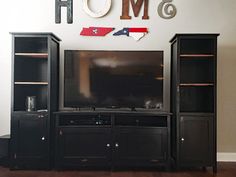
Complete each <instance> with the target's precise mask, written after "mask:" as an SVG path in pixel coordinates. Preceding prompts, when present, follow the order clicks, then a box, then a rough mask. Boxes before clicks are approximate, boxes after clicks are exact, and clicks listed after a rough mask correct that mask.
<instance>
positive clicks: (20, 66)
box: [14, 56, 48, 84]
mask: <svg viewBox="0 0 236 177" xmlns="http://www.w3.org/2000/svg"><path fill="white" fill-rule="evenodd" d="M28 57H31V56H27V57H23V56H15V63H14V68H15V69H14V70H15V72H14V82H29V83H30V82H34V83H35V82H37V83H38V82H47V81H48V78H47V76H48V60H45V59H42V60H41V59H33V60H30V59H29V58H28ZM25 84H26V83H25Z"/></svg>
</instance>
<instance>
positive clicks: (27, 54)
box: [15, 53, 48, 58]
mask: <svg viewBox="0 0 236 177" xmlns="http://www.w3.org/2000/svg"><path fill="white" fill-rule="evenodd" d="M15 56H25V57H33V58H48V53H15Z"/></svg>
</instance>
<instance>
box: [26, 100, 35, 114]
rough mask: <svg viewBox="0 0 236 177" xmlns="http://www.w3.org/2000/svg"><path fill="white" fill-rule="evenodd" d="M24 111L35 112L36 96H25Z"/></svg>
mask: <svg viewBox="0 0 236 177" xmlns="http://www.w3.org/2000/svg"><path fill="white" fill-rule="evenodd" d="M25 106H26V111H28V112H31V111H36V96H27V97H26V100H25Z"/></svg>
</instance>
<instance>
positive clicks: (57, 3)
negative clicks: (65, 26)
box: [55, 0, 73, 24]
mask: <svg viewBox="0 0 236 177" xmlns="http://www.w3.org/2000/svg"><path fill="white" fill-rule="evenodd" d="M61 7H66V8H67V23H69V24H70V23H73V0H67V1H62V0H55V22H56V23H61Z"/></svg>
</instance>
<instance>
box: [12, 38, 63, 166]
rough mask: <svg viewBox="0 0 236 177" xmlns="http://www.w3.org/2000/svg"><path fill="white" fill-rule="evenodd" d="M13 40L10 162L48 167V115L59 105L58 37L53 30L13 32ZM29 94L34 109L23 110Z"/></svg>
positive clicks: (49, 146) (50, 155)
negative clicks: (34, 101) (32, 97)
mask: <svg viewBox="0 0 236 177" xmlns="http://www.w3.org/2000/svg"><path fill="white" fill-rule="evenodd" d="M12 40H13V41H12V44H13V45H12V46H13V52H12V100H11V141H10V160H11V163H10V166H11V168H12V169H49V168H50V165H51V162H50V160H51V159H52V158H53V157H52V152H51V151H50V150H51V149H50V148H52V147H53V141H52V139H51V138H52V137H51V134H50V131H51V130H52V129H53V124H52V123H53V122H52V119H51V118H52V112H54V111H57V109H58V90H59V87H58V82H59V79H58V77H59V72H58V69H59V68H58V67H59V41H60V39H59V38H58V37H56V36H55V35H54V34H52V33H12ZM30 95H34V96H36V100H37V101H36V103H37V105H36V108H37V111H32V112H27V111H26V107H25V100H26V97H27V96H30ZM39 110H40V111H39Z"/></svg>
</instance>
